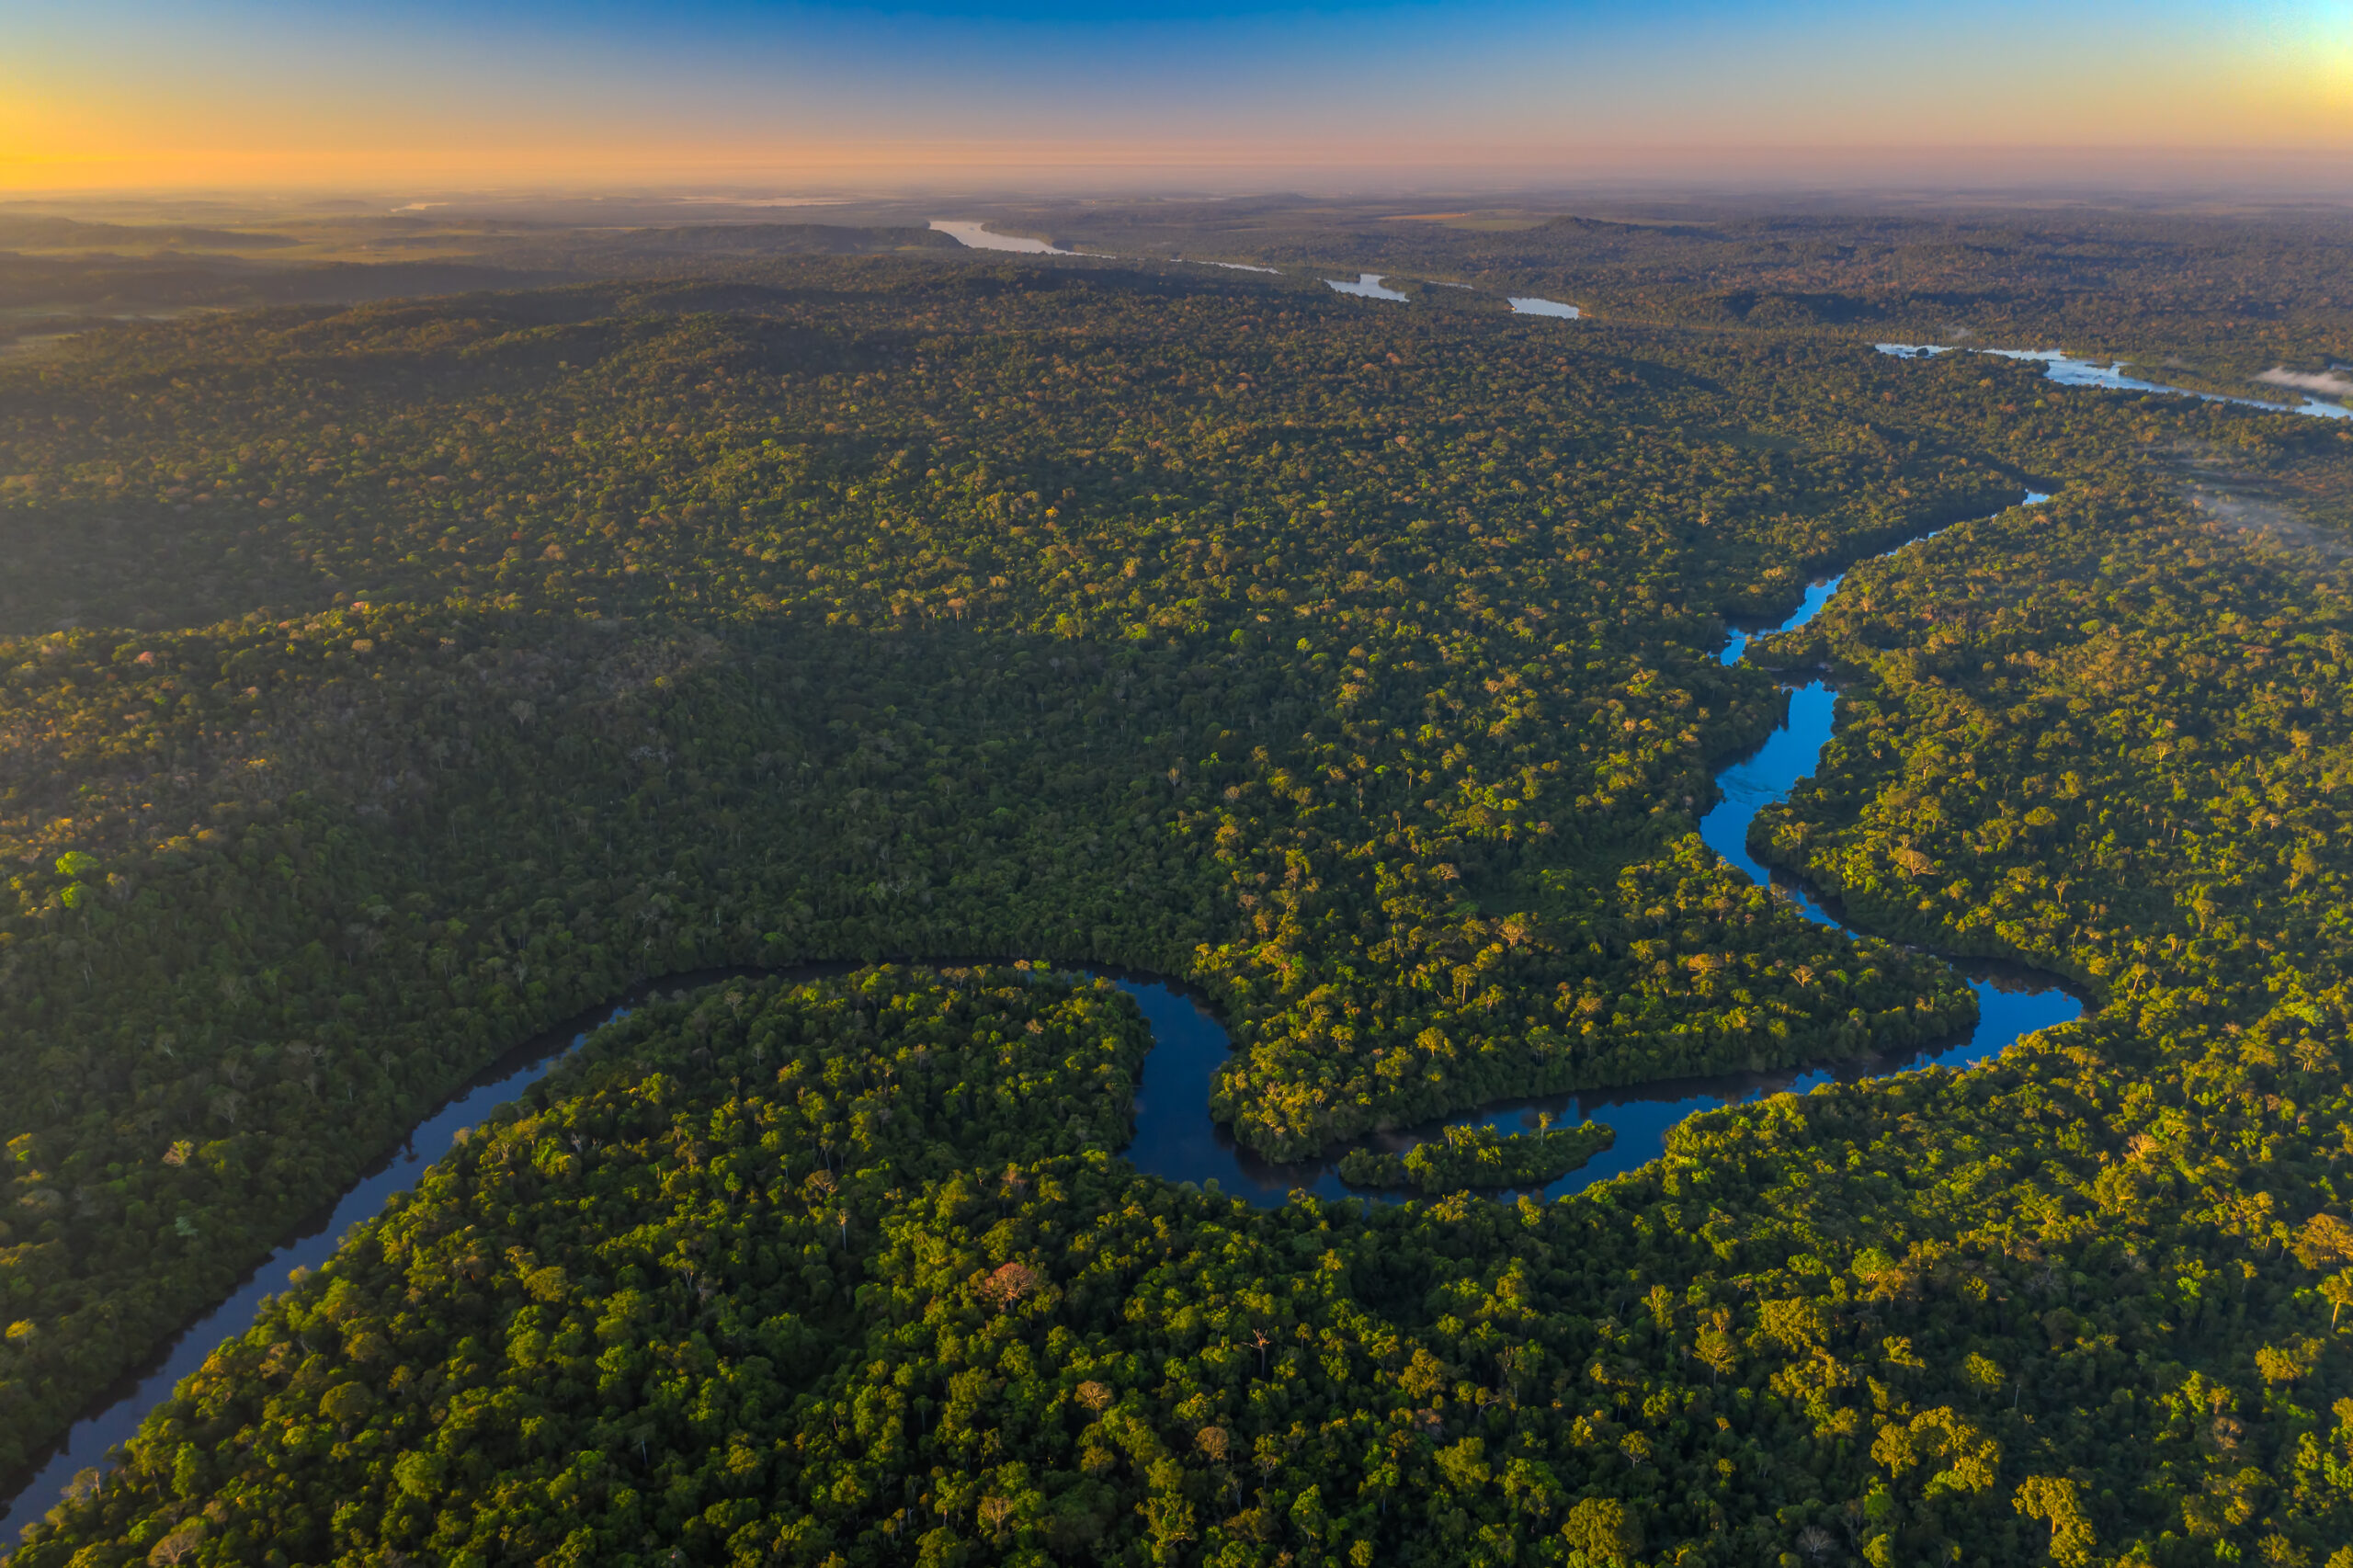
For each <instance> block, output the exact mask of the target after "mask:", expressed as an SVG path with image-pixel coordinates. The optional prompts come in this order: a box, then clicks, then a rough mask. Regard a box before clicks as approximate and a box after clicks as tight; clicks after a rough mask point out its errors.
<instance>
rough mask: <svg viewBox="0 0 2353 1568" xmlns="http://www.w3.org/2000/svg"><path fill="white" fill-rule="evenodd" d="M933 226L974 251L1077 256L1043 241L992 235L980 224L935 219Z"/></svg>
mask: <svg viewBox="0 0 2353 1568" xmlns="http://www.w3.org/2000/svg"><path fill="white" fill-rule="evenodd" d="M931 226H932V227H933V228H935V229H937V230H938V231H939V232H940V233H943V234H946V235H948V236H949V237H950V238H951V239H953V240H954V241H955V242H956V243H957V244H960V245H965V246H969V247H970V248H972V249H973V250H1006V251H1017V252H1018V253H1020V254H1021V255H1023V256H1076V255H1077V254H1078V252H1076V251H1074V250H1056V249H1055V248H1054V247H1053V246H1051V245H1050V244H1047V243H1046V242H1045V241H1043V240H1025V239H1023V238H1022V237H1021V236H1020V235H1018V234H992V233H989V231H988V229H987V227H986V226H985V225H983V224H980V223H951V222H948V221H946V220H945V219H940V218H934V219H933V220H932V221H931Z"/></svg>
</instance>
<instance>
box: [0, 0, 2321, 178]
mask: <svg viewBox="0 0 2353 1568" xmlns="http://www.w3.org/2000/svg"><path fill="white" fill-rule="evenodd" d="M100 3H101V4H104V5H109V6H113V7H114V8H115V9H116V10H117V11H118V12H125V13H139V14H141V15H142V16H143V17H147V18H148V19H150V20H151V21H153V19H154V18H156V17H162V18H165V19H164V20H163V21H161V22H159V23H156V24H155V25H153V27H152V28H151V33H152V36H151V38H150V40H149V41H148V45H147V47H146V48H145V49H143V50H142V48H141V47H139V46H138V45H137V44H136V43H135V42H134V43H131V44H126V43H125V42H124V40H126V39H134V40H135V39H136V38H137V37H138V33H137V29H135V28H131V29H124V28H119V27H118V28H101V27H99V26H98V24H97V23H96V22H93V23H92V24H91V26H90V28H88V29H87V30H86V31H85V30H77V28H76V26H75V24H74V23H73V22H71V21H70V20H64V19H58V18H51V20H49V21H48V22H47V23H46V24H45V26H44V28H41V29H40V30H38V31H37V32H36V33H35V35H34V36H33V37H32V39H31V40H30V47H28V48H27V49H24V50H22V51H17V53H16V54H15V55H14V57H13V58H12V59H11V60H8V61H6V62H0V192H8V193H13V194H17V195H31V194H40V193H61V192H88V193H96V192H106V191H134V190H136V191H151V192H164V191H188V190H195V189H245V190H255V191H268V190H278V191H298V190H321V189H329V188H348V187H384V188H416V187H483V186H505V187H513V186H538V187H611V186H614V185H616V184H639V185H647V184H668V185H680V184H689V185H692V184H699V185H705V186H712V185H720V184H736V185H745V184H768V185H789V186H791V187H795V188H799V189H802V190H818V189H824V188H828V187H835V188H838V187H860V188H864V189H869V190H872V189H876V188H881V187H907V186H912V185H920V184H926V183H931V184H940V183H949V182H954V183H960V184H962V183H970V182H972V181H973V180H975V179H986V180H994V181H1002V180H1007V179H1017V180H1022V181H1025V182H1029V183H1043V184H1072V183H1097V184H1099V183H1102V182H1104V181H1107V180H1120V179H1126V180H1130V181H1142V182H1143V183H1153V182H1155V181H1173V180H1182V179H1185V178H1187V177H1207V178H1211V179H1214V180H1216V181H1218V182H1219V183H1221V184H1222V185H1225V186H1228V187H1245V186H1250V185H1266V184H1282V183H1294V182H1297V181H1299V180H1301V179H1302V178H1309V179H1313V178H1319V177H1320V178H1322V179H1324V180H1326V181H1327V182H1328V181H1330V180H1347V179H1358V180H1362V179H1382V178H1387V179H1415V178H1430V177H1446V178H1452V179H1462V178H1474V179H1484V180H1487V181H1491V182H1502V181H1522V182H1530V181H1542V180H1544V179H1548V178H1574V177H1589V176H1605V177H1606V176H1667V177H1693V176H1726V177H1732V178H1746V177H1783V178H1808V177H1826V178H1879V179H1903V178H1906V177H1911V176H1915V175H1923V174H1928V173H1934V174H1936V175H1938V176H1948V177H1955V178H1962V179H1966V178H1969V177H1972V175H1975V176H1984V177H1988V178H1995V179H2001V180H2007V181H2012V182H2017V181H2030V180H2031V179H2033V178H2034V177H2036V176H2038V175H2055V176H2058V177H2100V176H2103V175H2112V176H2115V177H2120V178H2127V179H2132V180H2137V181H2149V180H2157V181H2162V180H2164V179H2165V178H2168V177H2178V178H2202V179H2222V180H2226V181H2227V180H2230V179H2246V180H2249V181H2253V182H2255V183H2257V184H2289V185H2297V186H2303V187H2314V188H2318V187H2344V186H2353V172H2348V171H2353V5H2347V3H2346V0H2307V3H2303V4H2278V5H2264V6H2245V7H2241V8H2238V9H2239V11H2240V13H2242V14H2240V15H2236V16H2234V15H2233V8H2231V7H2224V8H2222V11H2221V12H2219V13H2218V12H2216V11H2215V10H2213V9H2212V8H2211V7H2195V8H2193V7H2188V6H2177V5H2167V4H2146V5H2143V6H2137V7H2130V8H2127V7H2122V6H2109V5H2105V4H2101V5H2086V6H2077V7H2069V6H2052V7H2046V8H2044V9H2043V10H2039V11H2029V10H2028V9H2027V8H2025V7H2018V8H2017V9H2015V10H2014V11H2012V12H2011V13H2010V14H2009V17H2008V19H2007V21H2006V22H2004V23H2002V24H2001V25H1996V26H1988V25H1985V24H1984V22H1983V21H1982V20H1980V21H1979V22H1978V23H1977V24H1976V25H1974V26H1973V27H1972V28H1962V27H1961V24H1960V23H1958V22H1956V21H1954V20H1953V19H1952V18H1949V17H1947V18H1942V19H1938V18H1933V17H1930V18H1925V19H1924V18H1917V17H1915V18H1906V19H1899V20H1893V21H1891V20H1889V19H1887V18H1886V17H1882V16H1881V14H1880V13H1878V12H1865V11H1863V10H1861V9H1859V8H1858V7H1853V6H1841V5H1836V4H1833V5H1828V6H1814V7H1809V8H1801V7H1787V8H1782V7H1771V6H1754V5H1739V4H1732V3H1730V0H1726V3H1722V4H1716V5H1692V6H1681V7H1677V6H1669V7H1666V8H1665V10H1663V11H1662V12H1661V13H1660V14H1659V15H1660V16H1661V17H1665V21H1664V22H1656V23H1653V22H1643V23H1626V22H1622V21H1603V20H1601V19H1599V17H1600V14H1599V13H1592V14H1588V15H1586V16H1585V17H1582V18H1577V17H1572V18H1571V19H1572V21H1574V22H1576V24H1577V25H1573V26H1559V25H1552V24H1551V23H1548V21H1547V18H1548V17H1551V15H1552V14H1550V13H1542V14H1540V13H1536V12H1506V11H1505V10H1501V9H1498V10H1495V12H1493V13H1492V14H1490V13H1488V12H1485V11H1483V10H1479V9H1476V8H1473V9H1467V10H1461V11H1455V12H1446V13H1432V12H1429V11H1427V10H1416V9H1415V8H1412V7H1407V6H1382V5H1374V6H1362V7H1358V8H1356V9H1355V10H1352V11H1347V12H1339V13H1320V12H1319V13H1279V12H1267V13H1254V12H1248V11H1237V12H1234V13H1232V14H1230V15H1222V16H1221V15H1216V14H1212V15H1211V16H1209V17H1206V18H1204V19H1202V20H1200V21H1199V23H1198V24H1188V25H1187V26H1184V27H1182V28H1179V27H1176V26H1175V25H1174V24H1171V23H1169V22H1168V21H1166V19H1165V18H1159V19H1155V18H1152V17H1142V18H1140V19H1136V20H1133V21H1131V22H1126V23H1122V22H1120V21H1119V20H1118V19H1117V18H1114V19H1112V20H1110V21H1108V22H1106V21H1101V20H1099V19H1087V20H1084V21H1082V20H1078V19H1074V18H1072V17H1060V16H1058V15H1056V14H1053V13H1052V12H1051V7H1048V8H1046V9H1043V10H1036V11H1032V12H1023V13H1003V14H1001V13H999V12H996V11H983V12H980V13H973V12H970V11H956V12H948V13H941V14H940V15H938V16H935V17H929V18H923V17H907V16H902V17H894V18H891V19H890V20H889V24H888V25H887V26H884V25H881V22H880V20H879V19H878V18H876V17H871V16H869V17H865V18H864V21H863V23H861V20H860V17H859V16H858V14H854V13H835V12H824V11H815V10H812V11H804V12H795V13H767V12H759V13H753V12H748V11H746V12H741V13H738V12H733V11H730V10H728V9H727V8H726V7H725V6H710V7H703V8H700V9H698V8H697V7H695V6H688V7H686V8H684V9H682V10H681V11H680V12H679V13H677V18H678V25H677V26H676V28H672V27H670V26H669V25H668V24H667V22H666V21H665V23H664V24H663V25H661V26H658V27H657V26H654V25H653V24H649V23H646V22H645V21H643V19H642V18H640V19H637V20H635V21H633V22H631V23H629V25H628V26H627V27H626V28H623V27H621V26H620V23H615V24H614V28H615V29H617V30H614V31H612V32H611V33H610V34H609V36H608V34H600V33H598V32H597V30H596V29H595V28H593V27H590V28H585V29H573V30H564V29H562V28H557V27H556V25H555V21H554V20H553V19H552V18H548V19H542V20H540V21H534V20H532V19H531V18H530V17H524V18H523V19H522V20H520V21H517V19H516V18H515V17H513V16H511V15H509V16H506V17H505V18H504V20H503V21H502V24H501V25H502V26H503V27H504V28H506V31H504V32H502V33H499V34H496V35H492V34H489V33H486V32H484V31H483V30H482V28H481V26H479V25H477V24H474V23H472V22H471V21H470V20H469V19H468V18H467V17H464V16H462V15H460V14H457V13H444V14H443V15H441V16H440V17H439V18H438V21H437V20H431V19H428V20H426V22H423V23H420V22H418V21H417V20H416V19H415V18H413V17H412V18H408V19H405V20H404V21H403V22H402V24H401V25H400V26H399V27H397V28H388V27H387V26H385V25H383V24H376V23H370V22H369V21H368V20H367V19H366V18H364V17H361V18H358V19H354V20H347V21H343V22H338V23H335V24H334V25H333V26H331V27H327V26H324V25H322V24H316V23H314V24H313V27H312V29H311V31H309V32H308V33H306V34H289V33H288V32H287V30H286V29H284V28H272V27H271V26H269V25H268V24H270V23H271V22H273V21H274V20H282V19H283V18H282V17H278V14H277V13H276V12H274V11H273V10H272V8H271V7H269V6H266V5H259V4H256V5H252V6H246V7H244V8H242V9H239V8H232V9H230V10H227V11H222V12H208V13H206V14H205V15H204V16H203V17H202V18H201V25H196V24H195V23H193V22H191V20H190V17H189V14H185V13H183V12H181V11H180V10H179V9H178V8H176V7H162V8H160V9H158V8H154V7H145V8H142V7H140V6H136V5H131V4H129V3H128V0H100ZM1573 9H1574V7H1573ZM1677 9H1681V10H1683V11H1685V12H1687V13H1688V15H1685V16H1683V17H1679V18H1678V17H1674V16H1672V15H1670V13H1671V12H1673V11H1676V10H1677ZM1997 9H1998V7H1997ZM1989 14H1990V13H1989ZM1439 15H1442V16H1444V17H1449V18H1458V19H1456V20H1453V21H1451V23H1450V28H1449V30H1446V31H1442V32H1440V33H1439V34H1438V35H1437V36H1436V37H1435V39H1432V38H1431V37H1428V36H1426V35H1425V33H1424V30H1423V29H1425V28H1427V26H1428V25H1429V23H1430V18H1431V17H1433V16H1439ZM1785 15H1787V16H1790V17H1796V18H1798V20H1797V21H1796V22H1794V23H1791V24H1790V25H1787V26H1784V25H1783V24H1782V20H1781V18H1782V17H1784V16H1785ZM1977 15H1978V14H1977V13H1972V17H1975V16H1977ZM779 17H781V18H782V19H779ZM2071 17H2072V18H2073V19H2072V20H2071ZM1481 18H1483V19H1481ZM590 19H591V20H592V21H593V19H594V18H593V17H591V18H590ZM1554 20H1555V21H1557V18H1554ZM1548 26H1549V27H1550V30H1546V29H1547V27H1548ZM1678 26H1679V28H1680V31H1679V32H1678V31H1677V28H1678ZM623 33H626V35H627V36H621V35H622V34H623ZM1948 34H1949V36H1948ZM935 35H936V36H935ZM1391 35H1394V36H1393V37H1392V36H1391ZM903 37H904V38H913V39H915V40H916V41H915V42H914V43H903V42H898V41H894V40H899V39H901V38H903ZM925 40H928V41H925ZM1234 62H1244V63H1243V64H1240V65H1236V64H1235V63H1234Z"/></svg>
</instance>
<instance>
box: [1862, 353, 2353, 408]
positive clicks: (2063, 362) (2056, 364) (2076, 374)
mask: <svg viewBox="0 0 2353 1568" xmlns="http://www.w3.org/2000/svg"><path fill="white" fill-rule="evenodd" d="M1871 347H1874V348H1876V349H1878V350H1879V351H1880V352H1881V353H1882V354H1893V355H1894V356H1895V357H1896V358H1899V359H1925V358H1930V357H1931V356H1934V355H1938V354H1951V353H1954V352H1956V350H1955V349H1954V348H1953V347H1950V346H1949V345H1947V344H1941V343H1875V344H1873V345H1871ZM1958 352H1962V353H1969V354H1991V355H1993V356H1995V358H2001V359H2034V360H2039V361H2040V362H2041V364H2042V365H2043V367H2044V371H2043V373H2044V374H2045V375H2047V376H2049V377H2050V378H2051V380H2052V381H2056V382H2058V383H2059V384H2060V385H2061V386H2063V387H2100V388H2104V389H2106V390H2108V391H2109V392H2165V393H2166V394H2168V395H2170V396H2173V397H2194V398H2197V399H2198V400H2199V401H2200V402H2201V403H2237V404H2238V405H2240V406H2241V407H2243V408H2268V409H2269V410H2270V411H2271V412H2272V413H2274V414H2302V415H2310V416H2311V417H2313V418H2314V419H2353V407H2347V405H2346V404H2344V403H2330V402H2328V401H2326V400H2325V399H2322V398H2317V397H2312V396H2309V395H2307V396H2306V397H2305V399H2304V401H2303V402H2302V404H2290V403H2271V402H2268V401H2266V400H2265V399H2263V398H2259V397H2230V396H2227V395H2225V394H2223V393H2222V392H2197V391H2193V390H2192V389H2190V388H2188V387H2169V386H2167V385H2165V383H2164V382H2163V381H2141V380H2139V379H2137V378H2135V377H2132V376H2128V375H2126V374H2125V373H2124V361H2123V360H2121V359H2119V360H2117V361H2116V362H2114V363H2113V364H2108V365H2103V364H2101V363H2100V362H2099V361H2098V360H2097V359H2078V358H2075V357H2074V356H2073V355H2070V354H2068V353H2066V352H2065V351H2064V350H2063V349H2057V348H1970V349H1962V350H1959V351H1958Z"/></svg>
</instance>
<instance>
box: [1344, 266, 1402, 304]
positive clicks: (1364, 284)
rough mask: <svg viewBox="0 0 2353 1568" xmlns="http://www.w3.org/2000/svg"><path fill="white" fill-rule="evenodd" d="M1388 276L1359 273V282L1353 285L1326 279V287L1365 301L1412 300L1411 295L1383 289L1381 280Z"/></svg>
mask: <svg viewBox="0 0 2353 1568" xmlns="http://www.w3.org/2000/svg"><path fill="white" fill-rule="evenodd" d="M1388 276H1389V275H1388V274H1387V273H1385V272H1359V273H1358V274H1357V280H1356V281H1355V282H1353V283H1343V282H1341V281H1340V280H1339V279H1338V278H1325V279H1324V287H1326V288H1328V289H1331V290H1335V291H1336V292H1338V293H1342V294H1354V295H1356V296H1357V297H1358V299H1364V300H1406V299H1410V298H1412V296H1411V295H1407V294H1401V293H1399V292H1398V291H1397V290H1394V289H1384V288H1382V287H1381V279H1382V278H1386V277H1388Z"/></svg>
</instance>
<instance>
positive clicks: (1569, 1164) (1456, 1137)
mask: <svg viewBox="0 0 2353 1568" xmlns="http://www.w3.org/2000/svg"><path fill="white" fill-rule="evenodd" d="M1617 1141H1618V1134H1617V1133H1616V1132H1615V1131H1612V1130H1611V1129H1609V1128H1608V1127H1606V1126H1604V1125H1602V1124H1601V1123H1600V1122H1597V1121H1585V1122H1579V1123H1578V1124H1577V1125H1576V1126H1574V1127H1561V1128H1553V1127H1547V1128H1544V1129H1542V1130H1540V1131H1535V1132H1512V1133H1504V1132H1498V1131H1495V1129H1494V1128H1492V1127H1449V1128H1445V1129H1443V1130H1442V1131H1441V1132H1440V1135H1439V1136H1438V1137H1436V1138H1430V1139H1425V1140H1424V1141H1422V1142H1419V1143H1416V1144H1415V1145H1414V1146H1413V1147H1412V1148H1410V1149H1408V1150H1406V1151H1405V1152H1404V1153H1402V1154H1391V1153H1382V1152H1381V1151H1379V1150H1375V1149H1351V1150H1349V1151H1348V1152H1347V1153H1346V1154H1344V1155H1342V1156H1341V1158H1340V1176H1341V1177H1342V1179H1344V1180H1346V1181H1348V1182H1351V1183H1353V1184H1354V1185H1356V1186H1358V1187H1419V1188H1420V1189H1421V1190H1422V1191H1424V1192H1429V1193H1446V1192H1459V1191H1461V1189H1463V1188H1465V1187H1489V1188H1494V1187H1542V1186H1544V1185H1545V1184H1546V1183H1548V1182H1552V1181H1557V1180H1559V1179H1560V1178H1561V1177H1562V1176H1566V1175H1568V1174H1569V1173H1570V1172H1571V1171H1573V1170H1575V1169H1576V1168H1577V1167H1578V1166H1579V1165H1584V1164H1585V1163H1586V1161H1587V1160H1590V1159H1591V1158H1593V1157H1594V1156H1595V1155H1596V1154H1598V1153H1601V1152H1602V1151H1603V1150H1604V1149H1607V1148H1608V1147H1609V1146H1610V1145H1611V1144H1612V1143H1615V1142H1617Z"/></svg>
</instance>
